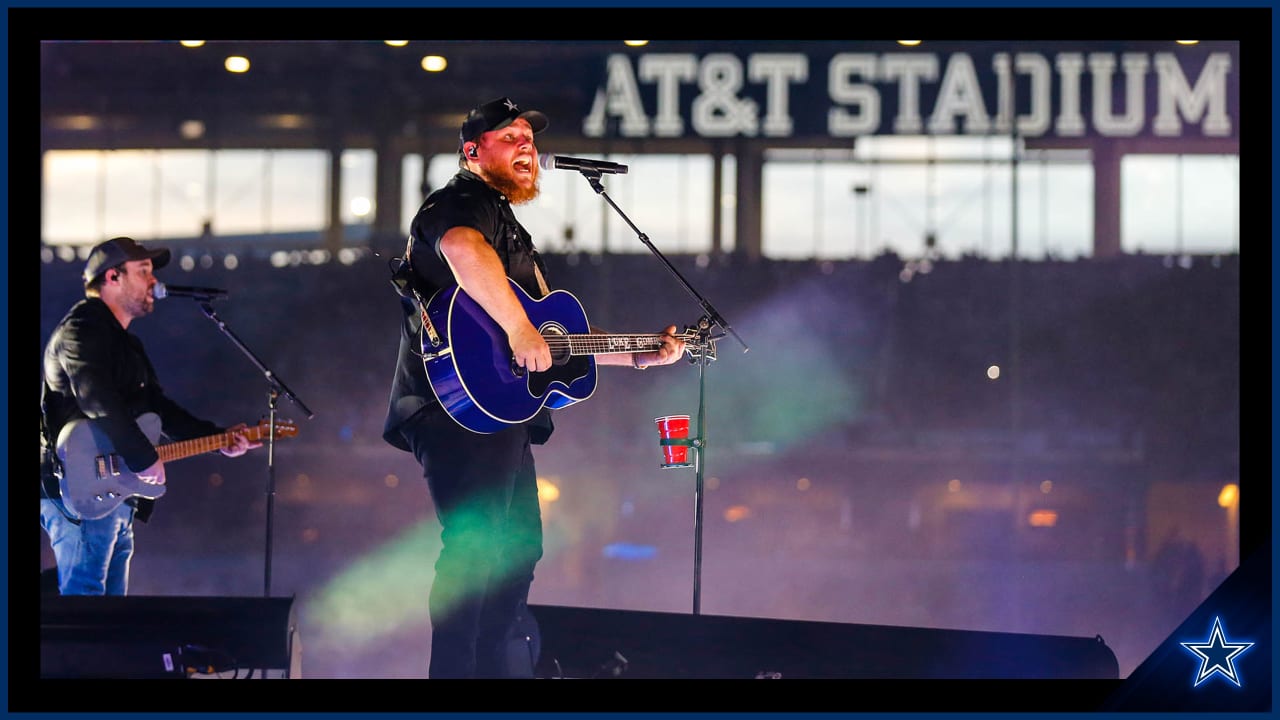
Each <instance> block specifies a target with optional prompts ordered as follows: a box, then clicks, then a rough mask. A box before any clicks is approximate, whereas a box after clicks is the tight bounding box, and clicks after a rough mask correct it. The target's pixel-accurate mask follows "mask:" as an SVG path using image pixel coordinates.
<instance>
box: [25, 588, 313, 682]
mask: <svg viewBox="0 0 1280 720" xmlns="http://www.w3.org/2000/svg"><path fill="white" fill-rule="evenodd" d="M301 665H302V664H301V644H300V641H299V636H298V629H297V623H296V620H295V617H294V610H293V598H253V597H183V596H152V597H148V596H125V597H87V596H66V597H63V596H59V595H54V596H44V597H42V598H41V599H40V676H41V677H42V678H201V677H238V678H300V677H301V674H302V667H301Z"/></svg>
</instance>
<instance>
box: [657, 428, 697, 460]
mask: <svg viewBox="0 0 1280 720" xmlns="http://www.w3.org/2000/svg"><path fill="white" fill-rule="evenodd" d="M654 422H655V423H657V424H658V444H659V446H661V447H662V467H664V468H675V467H690V466H691V465H693V463H692V462H690V461H689V446H690V445H691V444H693V441H692V440H690V439H689V416H688V415H663V416H662V417H660V418H654Z"/></svg>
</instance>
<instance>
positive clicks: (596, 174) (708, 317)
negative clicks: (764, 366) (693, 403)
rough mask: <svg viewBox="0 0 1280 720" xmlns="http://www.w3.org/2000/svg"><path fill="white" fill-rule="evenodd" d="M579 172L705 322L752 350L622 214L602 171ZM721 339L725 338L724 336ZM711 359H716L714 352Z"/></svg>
mask: <svg viewBox="0 0 1280 720" xmlns="http://www.w3.org/2000/svg"><path fill="white" fill-rule="evenodd" d="M579 172H581V173H582V176H583V177H585V178H586V179H587V182H588V183H590V185H591V189H592V190H595V192H596V194H597V195H599V196H600V197H602V198H604V200H605V202H607V203H609V207H611V208H613V209H614V211H615V212H617V213H618V215H619V216H620V217H621V218H622V219H623V221H624V222H626V223H627V225H628V226H629V227H630V228H631V230H632V231H633V232H635V234H636V237H638V238H640V242H642V243H644V246H645V247H647V248H649V252H651V253H653V256H654V257H656V258H658V260H660V261H661V262H662V264H663V265H665V266H666V268H667V270H668V271H669V272H670V273H671V274H672V275H674V276H675V278H676V280H678V281H679V282H680V284H681V285H683V286H684V289H685V291H686V292H688V293H689V294H690V295H691V296H693V299H694V301H696V302H697V303H698V306H699V307H701V308H702V311H703V313H705V315H704V316H703V321H706V322H709V323H715V324H716V325H718V326H719V327H721V328H724V331H725V333H728V334H730V335H733V337H734V339H735V340H737V341H738V342H739V343H740V344H741V345H742V352H744V353H745V352H747V351H748V350H750V349H751V348H749V347H747V343H746V342H744V341H743V339H742V338H741V337H739V336H738V333H736V332H734V330H733V328H732V327H731V326H730V325H729V321H727V320H725V319H724V317H723V316H722V315H721V314H720V313H719V312H717V311H716V309H715V308H714V307H712V306H711V302H710V301H708V300H707V299H706V298H704V297H702V295H700V294H699V293H698V291H697V290H694V289H693V285H690V284H689V281H688V280H686V279H685V278H684V275H681V274H680V271H679V270H677V269H676V267H675V265H672V264H671V261H670V260H668V259H667V257H666V256H665V255H663V254H662V253H661V252H660V251H659V250H658V248H656V247H654V245H653V243H652V242H651V241H650V240H649V236H648V235H645V234H644V233H643V232H641V231H640V228H638V227H636V225H635V223H633V222H631V218H629V217H627V214H626V213H624V212H622V208H620V207H618V205H617V203H615V202H614V201H613V198H611V197H609V194H608V193H606V192H605V191H604V185H602V184H601V183H600V171H599V170H579ZM701 322H702V321H699V324H701ZM721 337H723V335H722V336H721ZM711 359H714V352H713V356H712V358H711Z"/></svg>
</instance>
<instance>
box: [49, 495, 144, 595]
mask: <svg viewBox="0 0 1280 720" xmlns="http://www.w3.org/2000/svg"><path fill="white" fill-rule="evenodd" d="M133 513H134V508H133V506H132V505H129V504H128V503H120V506H119V507H117V508H116V509H115V510H112V511H111V514H110V515H107V516H106V517H101V518H98V519H96V520H81V521H80V523H79V524H78V525H77V524H76V523H74V522H72V521H71V520H69V519H67V517H66V516H65V515H63V514H62V510H61V507H60V501H58V500H48V499H41V500H40V525H41V527H43V528H44V532H45V534H46V535H48V536H49V545H50V546H51V547H52V548H53V556H54V558H55V559H56V560H57V562H58V592H59V593H60V594H62V595H125V594H127V593H128V591H129V560H130V559H131V558H132V557H133Z"/></svg>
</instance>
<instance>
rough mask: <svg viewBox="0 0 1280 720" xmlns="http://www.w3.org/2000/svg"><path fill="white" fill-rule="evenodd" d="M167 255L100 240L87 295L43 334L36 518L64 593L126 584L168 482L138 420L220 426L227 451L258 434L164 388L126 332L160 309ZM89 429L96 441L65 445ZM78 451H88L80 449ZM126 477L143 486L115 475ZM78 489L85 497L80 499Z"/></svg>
mask: <svg viewBox="0 0 1280 720" xmlns="http://www.w3.org/2000/svg"><path fill="white" fill-rule="evenodd" d="M168 262H169V250H167V249H164V248H144V247H143V246H142V245H140V244H138V243H137V242H135V241H134V240H133V239H131V238H127V237H118V238H112V239H111V240H107V241H105V242H102V243H99V244H98V245H96V246H94V248H93V249H92V251H90V253H89V258H88V261H87V262H86V263H85V267H84V273H83V280H84V294H85V297H84V299H83V300H81V301H79V302H77V303H76V304H75V305H74V306H72V308H71V309H70V310H69V311H68V312H67V314H66V315H65V316H64V317H63V318H62V320H61V321H59V323H58V325H57V327H56V328H54V330H53V333H52V335H51V336H50V338H49V341H48V343H47V344H46V345H45V349H44V359H43V376H44V377H43V383H42V387H41V394H40V425H41V427H40V430H41V432H40V435H41V438H40V439H41V453H40V454H41V479H40V488H41V493H40V524H41V526H42V527H43V528H44V531H45V533H46V535H47V536H48V538H49V544H50V547H51V548H52V549H53V554H54V558H55V560H56V562H57V573H58V591H59V593H60V594H62V595H126V594H128V588H129V564H130V560H131V559H132V557H133V551H134V543H133V539H134V537H133V521H134V520H135V518H136V519H137V520H139V521H143V522H145V521H146V520H147V519H148V518H149V517H150V515H151V513H152V510H153V506H154V498H156V497H159V495H160V494H162V493H163V489H164V485H165V482H166V477H165V464H164V462H163V461H162V460H161V456H160V453H159V452H158V451H157V450H156V448H155V446H154V442H155V439H156V438H154V437H149V436H148V435H147V433H146V431H144V429H143V426H142V425H140V424H139V422H140V419H143V418H146V419H156V420H157V423H158V425H159V428H157V431H159V430H162V431H163V433H164V434H165V435H166V436H168V437H170V438H173V439H176V440H187V439H189V438H196V437H199V436H216V437H217V440H218V442H217V444H214V445H210V448H211V449H217V450H219V451H220V452H221V453H222V454H223V455H226V456H228V457H238V456H240V455H243V454H245V452H247V451H248V450H249V449H250V448H254V447H260V446H261V445H262V443H261V442H257V441H256V440H253V439H251V438H250V437H249V435H248V431H247V426H246V425H245V424H244V423H240V424H238V425H235V426H233V427H230V428H224V427H221V426H219V425H216V424H214V423H212V422H210V421H208V420H202V419H200V418H197V417H196V416H194V415H192V414H191V413H190V412H188V411H187V410H185V409H183V408H182V407H181V406H180V405H178V403H176V402H175V401H174V400H173V399H171V398H170V397H169V396H167V395H166V394H165V392H164V390H163V389H162V388H161V387H160V384H159V382H158V379H157V377H156V371H155V368H154V367H153V366H152V364H151V361H150V359H149V358H148V357H147V353H146V351H145V350H144V349H143V346H142V341H141V340H139V339H138V337H137V336H136V335H134V334H133V333H131V332H129V325H130V323H132V322H133V321H134V320H137V319H138V318H141V317H143V316H145V315H148V314H150V313H151V312H152V310H154V308H155V304H154V303H155V287H156V284H157V280H156V277H155V275H154V274H153V271H154V270H156V269H158V268H161V267H164V265H165V264H167V263H168ZM80 430H83V431H84V432H83V433H80V432H79V431H80ZM156 434H158V432H157V433H156ZM82 435H83V437H84V438H85V439H86V440H87V442H88V446H89V447H84V448H80V447H71V448H69V447H68V445H72V446H74V445H77V439H78V438H80V437H81V436H82ZM69 450H70V455H69V456H68V454H67V453H68V451H69ZM80 457H83V458H84V461H83V462H76V461H74V460H73V459H74V458H80ZM126 479H128V480H130V481H132V482H134V483H136V484H137V487H138V488H140V490H138V491H137V492H133V491H130V490H128V489H126V488H125V486H124V485H121V484H117V483H118V482H119V481H123V480H126ZM70 480H77V481H83V482H85V483H89V484H92V483H94V482H98V481H102V482H105V483H107V484H106V485H104V488H112V489H101V490H93V489H88V490H86V489H84V488H82V487H81V486H80V485H68V484H67V483H68V481H70ZM148 488H149V490H148ZM64 490H65V491H66V492H65V493H64ZM73 496H74V497H84V498H86V500H85V502H84V503H83V504H82V505H77V504H76V503H75V502H73V501H72V497H73Z"/></svg>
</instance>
